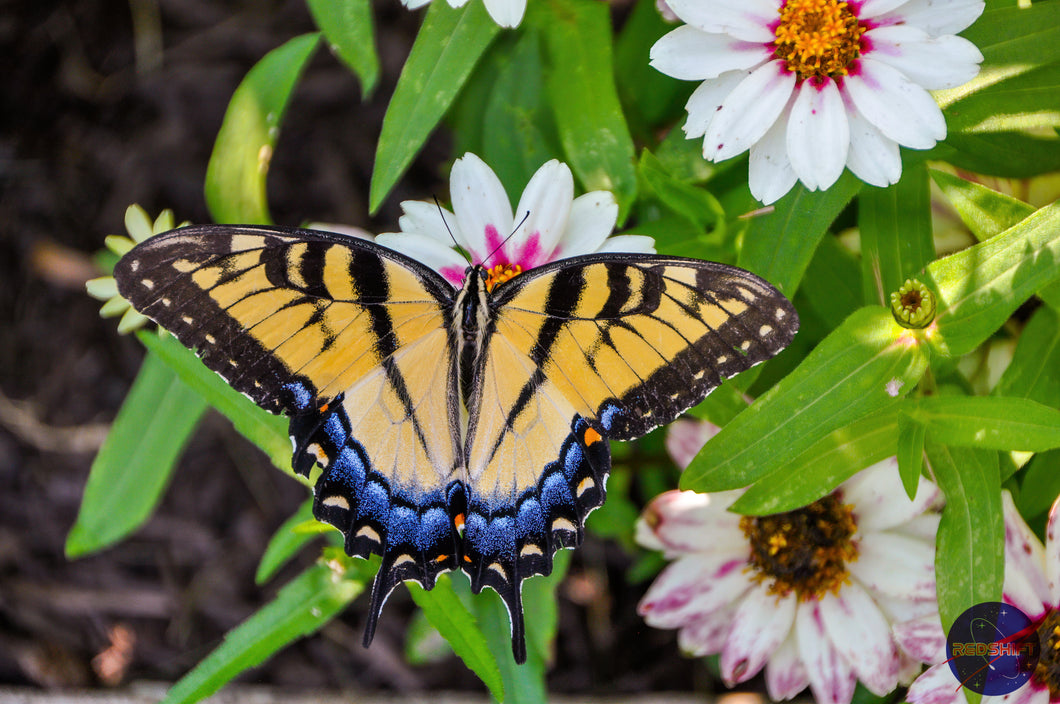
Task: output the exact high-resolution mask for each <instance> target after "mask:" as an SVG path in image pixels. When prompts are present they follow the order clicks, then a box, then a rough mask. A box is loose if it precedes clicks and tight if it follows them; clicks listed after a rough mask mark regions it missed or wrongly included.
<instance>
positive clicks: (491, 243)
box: [475, 225, 504, 264]
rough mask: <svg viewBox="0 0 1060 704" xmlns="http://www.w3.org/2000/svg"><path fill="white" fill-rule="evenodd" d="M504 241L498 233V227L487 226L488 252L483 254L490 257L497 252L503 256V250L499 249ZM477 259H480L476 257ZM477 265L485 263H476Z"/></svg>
mask: <svg viewBox="0 0 1060 704" xmlns="http://www.w3.org/2000/svg"><path fill="white" fill-rule="evenodd" d="M503 241H504V240H502V239H501V236H500V234H499V233H498V232H497V228H496V227H494V226H493V225H486V251H485V252H483V254H485V255H486V256H489V254H490V253H491V252H493V251H497V252H498V253H499V254H503V253H504V252H503V250H499V249H498V247H500V246H501V243H502V242H503ZM475 259H478V257H477V256H476V257H475ZM475 263H476V264H481V263H484V262H479V261H475Z"/></svg>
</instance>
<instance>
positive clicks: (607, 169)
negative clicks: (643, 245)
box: [528, 0, 637, 222]
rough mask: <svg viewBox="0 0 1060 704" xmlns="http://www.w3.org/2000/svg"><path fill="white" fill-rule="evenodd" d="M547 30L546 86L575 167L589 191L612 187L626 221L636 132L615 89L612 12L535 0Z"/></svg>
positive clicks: (538, 19)
mask: <svg viewBox="0 0 1060 704" xmlns="http://www.w3.org/2000/svg"><path fill="white" fill-rule="evenodd" d="M531 17H532V18H533V21H534V22H535V24H537V26H541V27H542V28H543V29H544V31H545V47H546V51H547V55H548V61H549V65H550V68H551V70H550V71H549V72H548V73H547V74H546V78H545V88H546V90H547V93H548V97H549V102H550V104H551V105H552V107H553V110H554V115H555V119H556V126H557V128H558V129H559V138H560V142H561V143H562V145H563V151H564V154H565V155H566V157H567V162H568V163H569V164H570V166H571V169H572V170H573V171H574V173H575V175H577V177H578V180H580V181H581V183H582V186H584V187H585V190H587V191H611V192H612V193H614V194H615V199H616V200H617V201H618V209H619V216H618V221H619V222H623V221H624V220H625V217H626V214H628V213H629V209H630V207H631V206H632V205H633V200H634V198H635V197H636V194H637V175H636V171H635V169H634V166H633V159H634V151H633V138H632V137H631V136H630V134H629V127H628V126H627V125H626V120H625V116H624V115H623V113H622V107H621V105H620V104H619V101H618V92H617V90H616V89H615V77H614V73H613V72H612V59H611V13H610V10H609V8H608V6H607V5H605V4H601V3H594V2H580V1H579V0H552V2H549V3H531V7H530V9H529V10H528V19H530V18H531Z"/></svg>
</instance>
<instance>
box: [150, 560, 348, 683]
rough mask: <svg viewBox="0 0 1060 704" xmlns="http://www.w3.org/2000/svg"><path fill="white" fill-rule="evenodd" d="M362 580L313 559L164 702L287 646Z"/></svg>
mask: <svg viewBox="0 0 1060 704" xmlns="http://www.w3.org/2000/svg"><path fill="white" fill-rule="evenodd" d="M364 586H365V583H364V582H363V581H359V580H355V579H349V578H347V577H343V576H341V575H339V574H337V573H336V572H335V570H334V569H332V568H331V567H330V566H329V565H328V564H327V563H326V562H323V561H321V562H318V563H317V564H315V565H313V566H312V567H310V568H309V569H307V570H306V571H305V572H303V573H302V574H301V575H299V576H298V577H295V578H294V579H293V580H291V582H290V583H288V584H287V585H286V586H285V587H284V588H283V589H281V590H280V593H279V594H277V595H276V598H275V599H274V600H273V601H272V602H270V603H269V604H267V605H266V606H264V607H263V608H262V609H260V610H258V611H257V612H256V613H254V614H253V615H252V616H250V618H248V619H247V620H246V621H244V622H243V623H241V624H240V625H238V626H237V627H235V628H234V629H232V630H231V631H229V632H228V633H227V634H226V635H225V639H224V642H223V643H222V644H221V645H220V646H218V648H217V649H216V650H214V651H213V652H212V653H210V655H209V656H207V657H206V659H205V660H203V661H202V662H200V663H199V664H198V665H196V666H195V669H194V670H192V671H191V672H189V673H188V674H187V675H185V676H184V677H183V678H181V679H180V681H179V682H177V683H176V684H175V685H173V688H172V689H170V690H169V692H168V693H167V694H166V698H165V699H164V700H163V704H186V703H190V702H197V701H199V700H200V699H204V698H205V697H208V696H210V695H211V694H213V693H214V692H216V691H217V690H218V689H220V688H221V687H223V686H224V685H225V684H226V683H227V682H229V681H230V680H231V679H232V678H233V677H235V676H236V675H238V674H240V673H241V672H243V671H244V670H247V669H249V668H251V667H255V666H257V665H260V664H261V663H263V662H265V661H266V660H267V659H269V658H270V657H272V656H273V655H274V654H275V653H276V652H277V651H278V650H280V649H281V648H283V647H284V646H286V645H287V644H289V643H291V642H293V641H295V640H297V639H298V638H301V637H303V636H307V635H309V634H310V633H314V632H315V631H317V630H318V629H319V628H320V627H321V626H323V625H324V624H326V623H327V622H328V621H330V620H331V619H333V618H334V617H335V616H336V615H337V614H338V613H339V612H340V611H342V610H343V609H344V608H346V606H347V605H348V604H349V603H350V602H351V601H353V600H354V599H355V598H357V596H358V595H359V594H360V593H361V592H362V591H364Z"/></svg>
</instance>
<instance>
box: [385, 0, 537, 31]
mask: <svg viewBox="0 0 1060 704" xmlns="http://www.w3.org/2000/svg"><path fill="white" fill-rule="evenodd" d="M430 1H431V0H401V4H402V5H404V6H405V7H407V8H409V9H410V10H416V9H418V8H421V7H423V6H424V5H426V4H427V3H429V2H430ZM485 3H486V12H488V13H490V17H492V18H493V21H494V22H496V23H497V24H498V25H500V26H501V27H518V26H519V23H520V22H522V21H523V14H524V13H525V12H526V0H485ZM466 4H467V0H449V6H450V7H463V6H464V5H466Z"/></svg>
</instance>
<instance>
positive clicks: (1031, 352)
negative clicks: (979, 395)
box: [994, 307, 1060, 408]
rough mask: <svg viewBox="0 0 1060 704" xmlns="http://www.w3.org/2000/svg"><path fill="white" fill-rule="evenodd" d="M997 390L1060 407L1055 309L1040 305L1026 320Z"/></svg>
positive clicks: (1059, 334) (1059, 323)
mask: <svg viewBox="0 0 1060 704" xmlns="http://www.w3.org/2000/svg"><path fill="white" fill-rule="evenodd" d="M994 393H995V394H997V395H998V396H1009V397H1018V398H1029V399H1031V400H1034V401H1038V402H1039V403H1044V404H1045V405H1047V406H1052V407H1053V408H1058V407H1060V314H1058V313H1057V312H1056V311H1055V310H1052V309H1051V308H1045V307H1042V308H1039V309H1038V310H1037V311H1035V312H1034V315H1033V316H1031V319H1030V320H1029V321H1027V326H1026V327H1024V328H1023V333H1022V334H1021V335H1020V339H1019V343H1018V344H1017V345H1016V351H1015V352H1014V353H1013V355H1012V361H1011V362H1009V365H1008V367H1006V368H1005V371H1004V373H1003V374H1002V375H1001V379H999V380H998V382H997V386H996V387H995V388H994Z"/></svg>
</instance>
